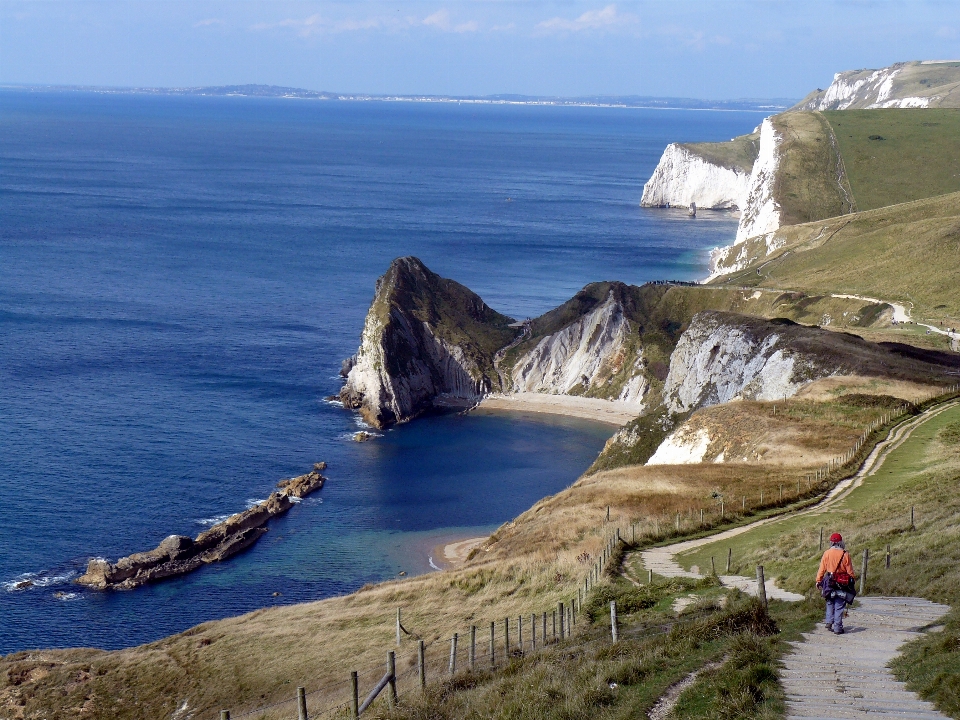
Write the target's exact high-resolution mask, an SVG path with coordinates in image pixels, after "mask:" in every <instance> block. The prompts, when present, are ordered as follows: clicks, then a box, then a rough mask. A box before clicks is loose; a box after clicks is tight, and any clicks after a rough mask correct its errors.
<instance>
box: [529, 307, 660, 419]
mask: <svg viewBox="0 0 960 720" xmlns="http://www.w3.org/2000/svg"><path fill="white" fill-rule="evenodd" d="M630 332H631V326H630V320H629V319H627V317H626V316H625V312H624V308H623V305H622V304H621V303H620V301H619V300H618V299H617V298H616V297H615V294H614V292H613V291H611V292H610V293H609V295H608V296H607V299H606V300H605V301H604V302H603V303H601V304H600V305H598V306H597V307H595V308H594V309H593V310H591V311H590V312H588V313H586V314H584V315H582V316H581V317H579V318H577V319H576V320H575V321H573V322H572V323H570V324H569V325H567V326H566V327H564V328H563V329H561V330H559V331H558V332H555V333H553V334H551V335H547V336H546V337H544V338H542V339H541V340H540V341H539V342H538V343H537V344H536V346H535V347H534V348H533V349H532V350H529V351H528V352H526V353H525V354H524V355H522V356H521V357H520V358H518V360H517V361H516V363H515V364H514V366H513V371H512V378H513V387H512V390H513V391H514V392H546V393H551V394H569V393H570V392H571V391H574V390H577V391H578V394H583V393H585V392H587V391H589V390H590V389H591V388H594V389H596V388H602V387H603V385H604V384H605V383H607V382H608V381H609V379H610V378H611V377H612V376H614V375H616V374H618V373H621V372H622V371H623V370H624V363H625V362H628V361H630V353H629V351H628V348H627V345H628V340H629V336H630ZM641 363H642V352H641V353H638V354H637V356H636V357H635V358H633V360H632V368H629V369H628V375H629V377H628V379H627V380H626V381H625V382H624V383H623V385H622V387H621V388H619V389H618V392H617V394H616V396H615V397H608V398H607V399H610V400H621V401H625V402H631V403H641V402H642V401H643V397H644V395H645V394H646V391H647V389H648V387H649V383H648V381H647V378H646V377H645V376H644V375H643V374H642V373H641V369H642V365H641Z"/></svg>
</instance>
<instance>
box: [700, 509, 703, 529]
mask: <svg viewBox="0 0 960 720" xmlns="http://www.w3.org/2000/svg"><path fill="white" fill-rule="evenodd" d="M700 524H701V525H703V508H700Z"/></svg>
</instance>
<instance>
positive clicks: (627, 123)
mask: <svg viewBox="0 0 960 720" xmlns="http://www.w3.org/2000/svg"><path fill="white" fill-rule="evenodd" d="M760 118H761V116H760V115H758V114H756V113H747V112H743V113H721V112H691V111H654V110H623V109H601V108H550V107H526V106H477V105H455V104H444V105H439V104H408V103H324V102H308V101H283V100H256V99H249V98H176V97H147V96H132V95H97V94H86V93H28V92H20V91H2V92H0V653H8V652H12V651H16V650H22V649H28V648H36V647H51V646H94V647H102V648H118V647H124V646H130V645H134V644H138V643H142V642H147V641H151V640H154V639H157V638H160V637H162V636H164V635H167V634H170V633H173V632H177V631H180V630H183V629H186V628H188V627H190V626H192V625H194V624H196V623H199V622H202V621H205V620H209V619H213V618H219V617H225V616H229V615H234V614H238V613H242V612H246V611H250V610H253V609H256V608H258V607H264V606H268V605H272V604H278V603H292V602H300V601H305V600H312V599H317V598H323V597H329V596H331V595H336V594H339V593H346V592H350V591H352V590H354V589H356V588H358V587H359V586H361V585H362V584H364V583H366V582H372V581H377V580H381V579H385V578H389V577H393V576H395V575H397V574H398V573H399V572H401V571H403V572H407V573H409V574H413V573H419V572H427V571H429V570H430V558H431V557H432V555H433V554H434V548H435V547H436V546H437V545H438V544H439V543H442V542H443V541H445V540H449V539H451V538H454V537H469V536H472V535H476V534H482V533H486V532H489V531H490V530H492V529H493V528H494V527H496V526H497V525H498V524H500V523H502V522H504V521H506V520H508V519H510V518H511V517H513V516H515V515H516V514H518V513H519V512H521V511H523V510H524V509H525V508H527V507H528V506H529V505H531V504H532V503H533V502H535V501H536V500H537V499H538V498H540V497H542V496H544V495H547V494H550V493H554V492H557V491H558V490H560V489H562V488H563V487H566V486H567V485H569V484H570V483H571V482H573V481H574V480H575V479H576V477H577V476H578V475H579V474H580V473H582V472H583V470H584V469H585V468H586V467H587V466H588V465H589V464H590V462H591V461H592V460H593V458H594V457H595V456H596V454H597V453H598V452H599V450H600V448H601V447H602V445H603V442H604V441H605V440H606V438H607V437H608V436H609V435H610V434H611V432H612V430H611V428H610V427H608V426H603V425H597V424H594V423H588V422H584V421H579V420H571V419H564V418H557V417H549V416H532V415H524V414H521V413H510V414H472V415H466V416H462V415H442V416H434V417H429V418H424V419H421V420H418V421H416V422H413V423H410V424H408V425H405V426H402V427H399V428H396V429H394V430H391V431H389V432H387V433H385V434H384V436H383V437H381V438H378V439H377V440H375V441H372V442H367V443H363V444H358V443H354V442H352V441H351V440H350V436H351V434H352V433H353V432H355V431H356V430H357V428H358V424H357V420H356V418H355V416H354V415H353V414H351V413H349V412H345V411H344V410H343V409H342V408H340V407H339V406H338V405H336V404H334V403H329V402H327V401H325V400H324V398H325V397H326V396H329V395H331V394H334V393H336V392H337V391H338V389H339V387H340V381H339V379H338V378H337V370H338V369H339V366H340V362H341V360H342V359H343V358H344V357H346V356H348V355H350V354H352V353H353V352H354V351H355V349H356V346H357V343H358V339H359V332H360V329H361V325H362V322H363V317H364V314H365V312H366V309H367V305H368V304H369V302H370V299H371V297H372V293H373V285H374V282H375V280H376V278H377V276H378V275H380V274H381V273H382V272H383V271H384V270H385V269H386V267H387V266H388V264H389V262H390V261H391V260H392V259H393V258H394V257H397V256H400V255H408V254H413V255H417V256H418V257H420V258H421V259H422V260H423V261H424V262H425V263H426V264H427V265H428V266H429V267H431V268H432V269H433V270H435V271H436V272H439V273H440V274H442V275H444V276H446V277H452V278H454V279H456V280H458V281H460V282H462V283H464V284H466V285H467V286H469V287H470V288H472V289H474V290H475V291H477V292H478V293H480V294H481V295H482V296H483V297H484V298H485V299H486V300H487V302H488V303H489V304H490V305H492V306H493V307H494V308H496V309H497V310H500V311H502V312H505V313H507V314H510V315H513V316H515V317H525V316H535V315H538V314H540V313H542V312H544V311H545V310H547V309H549V308H551V307H553V306H555V305H557V304H558V303H560V302H563V301H564V300H566V299H568V298H569V297H570V296H571V295H572V294H573V293H575V292H576V291H577V290H578V289H579V288H580V287H581V286H582V285H584V284H586V283H587V282H590V281H595V280H606V279H619V280H624V281H627V282H632V283H641V282H644V281H646V280H651V279H658V278H676V279H690V278H695V277H698V276H702V275H703V274H704V269H705V263H706V258H705V250H706V249H707V248H710V247H713V246H715V245H718V244H722V243H725V242H727V241H729V239H730V238H732V237H733V235H734V233H735V227H736V221H735V220H734V219H733V218H731V217H730V216H729V215H728V214H726V213H701V214H700V216H699V217H698V218H697V219H695V220H691V219H689V218H687V217H686V216H685V214H684V213H682V212H679V211H677V212H673V211H658V210H644V209H641V208H640V207H639V206H638V202H639V197H640V193H641V191H642V185H643V182H644V181H645V180H646V178H647V177H649V174H650V172H651V171H652V170H653V168H654V166H655V165H656V162H657V159H658V157H659V155H660V152H661V151H662V149H663V147H664V145H665V144H666V143H667V142H671V141H678V140H679V141H683V140H720V139H726V138H729V137H732V136H734V135H737V134H741V133H743V132H747V131H749V130H751V129H752V128H753V127H754V126H756V125H757V124H758V122H759V120H760ZM318 460H326V461H327V462H328V463H329V470H328V471H327V473H326V475H327V476H328V477H329V482H328V484H327V486H326V487H324V489H323V490H322V491H321V492H320V493H318V494H316V495H314V496H311V497H310V498H308V499H307V500H305V501H304V502H302V503H301V504H299V505H298V506H296V507H295V508H294V509H293V510H292V511H291V512H290V513H289V514H288V515H287V516H286V517H284V518H282V519H280V520H278V521H276V522H274V523H272V524H271V528H270V532H269V533H268V534H267V535H265V536H264V537H263V538H262V539H261V541H260V542H259V543H258V544H257V545H256V546H255V547H253V548H252V549H251V550H250V551H248V552H246V553H244V554H242V555H241V556H238V557H235V558H233V559H231V560H229V561H227V562H224V563H221V564H218V565H214V566H208V567H205V568H203V569H202V570H200V571H198V572H196V573H194V574H192V575H189V576H186V577H183V578H179V579H174V580H170V581H166V582H162V583H158V584H155V585H152V586H149V587H146V588H142V589H139V590H136V591H132V592H107V593H101V592H93V591H86V590H83V589H80V588H78V587H77V586H76V585H75V584H73V583H72V578H74V577H76V575H77V574H78V573H79V572H81V571H82V569H83V567H84V566H85V564H86V561H87V560H88V559H89V558H90V557H94V556H103V557H108V558H111V559H115V558H117V557H118V556H121V555H126V554H129V553H131V552H134V551H138V550H145V549H148V548H151V547H154V546H155V545H156V544H157V543H158V542H159V541H160V540H161V539H162V538H163V537H165V536H166V535H168V534H170V533H183V534H190V535H194V534H196V533H197V532H199V531H200V530H202V529H203V528H204V527H205V524H209V523H210V522H213V521H215V520H216V519H217V518H220V517H223V516H225V515H227V514H230V513H232V512H237V511H239V510H241V509H243V508H244V507H245V506H246V504H247V503H248V502H252V501H255V500H257V499H261V498H264V497H266V496H267V494H268V493H269V492H270V491H271V489H272V487H273V486H274V484H275V483H276V482H277V481H278V480H279V479H281V478H285V477H290V476H292V475H295V474H300V473H302V472H305V471H306V470H308V469H309V468H310V466H311V465H312V463H313V462H315V461H318ZM22 579H31V580H33V582H34V585H33V587H31V588H28V589H25V590H15V589H13V585H14V583H15V582H17V581H18V580H22ZM275 593H279V595H275Z"/></svg>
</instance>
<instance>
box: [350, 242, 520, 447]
mask: <svg viewBox="0 0 960 720" xmlns="http://www.w3.org/2000/svg"><path fill="white" fill-rule="evenodd" d="M511 323H513V318H509V317H507V316H506V315H502V314H500V313H498V312H496V311H495V310H493V309H491V308H490V307H489V306H488V305H487V304H486V303H485V302H484V301H483V300H482V299H481V298H480V296H479V295H477V294H476V293H474V292H472V291H470V290H469V289H467V288H466V287H464V286H463V285H461V284H460V283H458V282H455V281H453V280H447V279H445V278H442V277H440V276H439V275H437V274H436V273H434V272H431V271H430V270H429V269H428V268H427V267H426V266H425V265H424V264H423V263H422V262H421V261H420V260H419V259H417V258H415V257H402V258H398V259H396V260H394V261H393V263H391V265H390V268H389V269H388V270H387V272H386V273H385V274H384V275H383V276H382V277H380V279H378V280H377V285H376V291H375V293H374V298H373V303H372V304H371V305H370V310H369V311H368V312H367V317H366V320H365V322H364V326H363V334H362V336H361V341H360V348H359V349H358V350H357V354H356V355H355V356H354V358H352V359H351V360H349V361H347V364H346V366H347V367H346V368H345V369H347V368H348V369H347V372H346V383H345V385H344V386H343V389H342V390H341V391H340V400H341V402H343V405H344V407H347V408H353V409H356V410H359V411H360V414H361V415H362V416H363V418H364V420H366V422H368V423H369V424H370V425H373V426H374V427H377V428H383V427H386V426H388V425H392V424H394V423H399V422H404V421H406V420H410V419H411V418H414V417H416V416H417V415H419V414H421V413H422V412H424V411H425V410H428V409H429V408H430V407H432V406H433V404H434V402H435V401H436V400H437V399H438V398H443V399H446V400H449V401H451V402H460V403H472V402H476V401H477V400H479V399H480V398H481V397H483V395H485V394H486V393H488V392H491V391H492V390H500V389H501V385H500V377H499V375H498V374H497V371H496V368H495V367H494V362H493V358H494V354H495V353H496V351H497V350H499V349H500V348H502V347H504V346H505V345H507V344H508V343H509V342H510V341H511V340H513V339H514V337H516V336H517V335H518V334H519V332H520V330H519V329H518V328H511V327H510V325H511Z"/></svg>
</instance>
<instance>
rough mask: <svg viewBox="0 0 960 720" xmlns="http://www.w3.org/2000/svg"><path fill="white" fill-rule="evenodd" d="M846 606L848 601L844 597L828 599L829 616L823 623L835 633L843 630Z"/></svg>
mask: <svg viewBox="0 0 960 720" xmlns="http://www.w3.org/2000/svg"><path fill="white" fill-rule="evenodd" d="M846 606H847V601H846V598H845V597H843V596H840V597H828V598H827V615H826V617H825V618H824V620H823V621H824V622H825V623H826V624H827V625H828V626H832V627H833V631H834V632H836V631H837V630H843V610H844V608H845V607H846Z"/></svg>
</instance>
